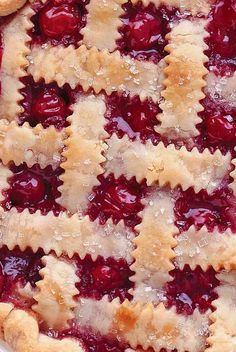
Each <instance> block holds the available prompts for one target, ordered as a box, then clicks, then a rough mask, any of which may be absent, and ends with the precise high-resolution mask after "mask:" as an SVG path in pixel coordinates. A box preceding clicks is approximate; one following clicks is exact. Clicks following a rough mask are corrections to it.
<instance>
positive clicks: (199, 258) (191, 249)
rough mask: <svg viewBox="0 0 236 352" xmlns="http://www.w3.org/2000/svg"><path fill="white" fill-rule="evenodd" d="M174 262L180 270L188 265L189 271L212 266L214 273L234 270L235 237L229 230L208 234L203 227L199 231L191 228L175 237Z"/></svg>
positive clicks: (235, 267)
mask: <svg viewBox="0 0 236 352" xmlns="http://www.w3.org/2000/svg"><path fill="white" fill-rule="evenodd" d="M176 239H177V241H178V245H177V246H176V247H175V254H176V258H175V262H176V264H177V266H179V267H180V268H181V269H182V268H183V267H184V265H185V264H188V265H189V266H190V267H191V269H193V270H194V269H195V268H196V266H198V265H200V266H201V268H202V269H203V270H207V269H208V268H209V267H210V266H212V267H213V268H214V269H215V270H216V271H219V270H221V269H225V270H227V271H230V270H235V269H236V236H235V234H233V233H232V232H231V231H230V230H226V231H225V232H224V233H220V232H219V230H218V229H215V230H214V231H213V232H212V233H209V231H208V230H207V228H206V227H205V226H204V227H202V228H201V229H200V230H199V231H197V230H196V229H195V227H194V226H191V227H190V228H189V230H188V231H186V232H183V233H181V234H180V235H179V236H178V237H176Z"/></svg>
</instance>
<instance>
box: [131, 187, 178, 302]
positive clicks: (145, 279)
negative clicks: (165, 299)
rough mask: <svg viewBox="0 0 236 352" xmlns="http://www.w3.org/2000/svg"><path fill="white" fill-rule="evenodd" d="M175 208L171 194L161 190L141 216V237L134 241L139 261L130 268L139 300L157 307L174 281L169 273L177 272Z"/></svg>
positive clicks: (139, 231) (134, 252)
mask: <svg viewBox="0 0 236 352" xmlns="http://www.w3.org/2000/svg"><path fill="white" fill-rule="evenodd" d="M173 206H174V203H173V200H172V199H171V197H170V195H169V194H168V193H165V192H161V191H159V190H158V191H157V192H156V193H155V194H153V196H152V197H151V198H150V199H148V200H147V204H146V206H145V208H144V210H143V211H142V212H141V213H140V216H141V217H142V222H141V223H140V225H137V226H136V230H137V232H138V233H139V234H138V236H137V237H135V238H134V241H133V242H134V245H135V246H136V248H135V250H134V251H133V252H132V256H133V258H134V260H135V261H134V263H133V264H132V265H131V267H130V268H131V270H133V271H134V272H135V274H134V276H132V277H131V278H130V279H131V280H132V281H134V282H135V288H134V290H133V292H132V294H133V296H134V300H135V301H142V302H150V301H152V302H155V304H156V303H157V302H158V299H159V298H161V296H159V295H160V292H161V290H162V288H163V285H164V284H165V283H166V282H168V281H170V280H171V276H170V275H169V271H171V270H173V269H174V265H173V264H172V262H171V261H172V260H173V259H174V257H175V252H174V250H173V248H174V247H175V246H176V244H177V241H176V240H175V239H174V235H175V234H176V233H178V230H177V228H176V227H175V225H174V223H173V218H174V213H173Z"/></svg>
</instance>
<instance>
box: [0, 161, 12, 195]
mask: <svg viewBox="0 0 236 352" xmlns="http://www.w3.org/2000/svg"><path fill="white" fill-rule="evenodd" d="M12 175H13V173H12V172H11V171H10V170H9V169H8V167H7V166H4V165H3V164H2V163H1V162H0V202H2V201H3V200H4V194H3V191H5V190H7V189H8V188H9V187H10V186H9V183H8V179H9V178H10V177H11V176H12Z"/></svg>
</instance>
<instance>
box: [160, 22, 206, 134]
mask: <svg viewBox="0 0 236 352" xmlns="http://www.w3.org/2000/svg"><path fill="white" fill-rule="evenodd" d="M205 25H206V21H194V22H191V21H183V22H180V23H179V24H177V25H176V26H175V27H174V28H173V29H172V31H171V32H170V33H169V34H168V35H167V38H168V40H169V44H168V45H167V46H166V48H165V50H166V51H168V52H169V53H170V54H169V55H168V56H166V58H165V61H166V63H167V64H168V66H167V67H166V68H165V70H164V72H165V75H166V79H165V80H164V85H165V86H166V89H165V90H164V91H162V93H161V95H162V97H163V98H164V101H163V102H162V103H161V104H160V108H161V109H162V113H161V114H159V115H158V116H157V117H158V120H159V121H160V122H161V124H160V125H159V126H158V127H157V128H156V130H157V132H159V133H161V134H164V135H167V136H168V137H170V138H187V137H193V136H196V135H198V134H199V131H198V129H197V128H196V125H197V124H198V123H200V122H201V118H200V117H199V116H198V113H199V112H200V111H202V110H203V107H202V105H201V104H200V100H201V99H203V98H204V93H203V92H202V88H203V87H204V86H205V85H206V82H205V81H204V79H203V77H204V76H205V75H206V73H207V72H208V71H207V69H206V68H205V66H204V64H205V63H206V62H207V60H208V58H207V56H205V55H204V50H205V49H206V48H207V46H206V44H205V43H204V38H205V37H206V35H207V32H206V31H205V30H204V26H205Z"/></svg>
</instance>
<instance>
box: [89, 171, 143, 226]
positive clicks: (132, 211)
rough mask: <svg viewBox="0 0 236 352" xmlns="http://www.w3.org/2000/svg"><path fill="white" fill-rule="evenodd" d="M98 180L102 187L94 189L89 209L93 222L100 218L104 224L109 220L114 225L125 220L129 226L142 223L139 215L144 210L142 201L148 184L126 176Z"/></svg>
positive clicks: (101, 177)
mask: <svg viewBox="0 0 236 352" xmlns="http://www.w3.org/2000/svg"><path fill="white" fill-rule="evenodd" d="M98 179H99V181H100V185H99V186H96V187H95V188H94V190H93V193H92V195H91V196H90V204H89V207H88V214H89V216H90V218H91V220H92V221H94V220H95V219H97V218H99V220H100V223H101V224H104V223H105V222H106V221H107V219H108V218H112V220H113V221H114V223H118V222H119V221H120V220H122V219H123V220H124V221H125V224H126V225H127V226H130V227H134V226H135V225H137V224H138V223H139V222H140V217H139V216H138V213H139V212H140V211H141V210H142V209H143V205H142V203H141V200H142V198H143V197H144V196H145V194H146V192H147V186H146V184H145V183H144V182H142V184H139V183H137V181H136V180H135V178H131V179H130V180H127V179H126V178H125V177H124V176H121V177H119V178H118V179H115V178H114V175H113V174H110V175H109V176H108V177H104V176H103V175H101V176H99V177H98Z"/></svg>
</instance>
